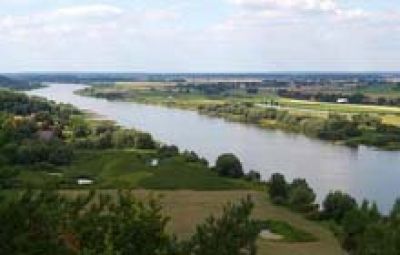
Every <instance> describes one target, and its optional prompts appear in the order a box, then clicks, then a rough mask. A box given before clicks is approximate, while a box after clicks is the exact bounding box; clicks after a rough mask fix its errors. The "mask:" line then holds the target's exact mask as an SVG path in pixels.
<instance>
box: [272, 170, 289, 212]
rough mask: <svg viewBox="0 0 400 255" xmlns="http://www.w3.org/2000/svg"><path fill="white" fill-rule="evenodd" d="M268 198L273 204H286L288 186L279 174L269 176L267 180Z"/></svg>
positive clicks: (283, 177)
mask: <svg viewBox="0 0 400 255" xmlns="http://www.w3.org/2000/svg"><path fill="white" fill-rule="evenodd" d="M268 192H269V196H270V198H271V200H272V202H273V203H274V204H280V205H283V204H286V202H287V199H288V184H287V183H286V180H285V176H283V175H282V174H280V173H275V174H272V175H271V178H270V180H269V189H268Z"/></svg>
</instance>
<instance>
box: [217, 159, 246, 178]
mask: <svg viewBox="0 0 400 255" xmlns="http://www.w3.org/2000/svg"><path fill="white" fill-rule="evenodd" d="M215 169H216V170H217V172H218V174H219V175H221V176H226V177H232V178H240V177H242V176H243V175H244V173H243V168H242V163H241V162H240V160H239V159H238V158H237V157H236V156H235V155H233V154H223V155H221V156H219V157H218V159H217V162H216V164H215Z"/></svg>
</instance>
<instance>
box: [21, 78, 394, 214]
mask: <svg viewBox="0 0 400 255" xmlns="http://www.w3.org/2000/svg"><path fill="white" fill-rule="evenodd" d="M81 87H82V85H71V84H52V85H51V86H50V87H48V88H42V89H38V90H35V91H31V92H29V94H32V95H39V96H43V97H46V98H49V99H52V100H55V101H57V102H63V103H71V104H73V105H75V106H77V107H79V108H81V109H87V110H90V111H93V112H95V113H99V114H101V115H102V116H105V118H107V119H112V120H115V121H116V122H117V123H118V124H120V125H123V126H126V127H135V128H137V129H141V130H144V131H148V132H150V133H152V134H153V136H154V137H155V138H156V139H158V140H160V141H162V142H165V143H170V144H176V145H178V146H179V147H180V148H181V149H188V150H194V151H196V152H197V153H199V154H200V155H202V156H204V157H206V158H207V159H208V160H210V161H211V162H214V161H215V159H216V157H217V156H218V155H220V154H221V153H225V152H232V153H234V154H236V155H238V156H239V158H240V159H241V161H242V162H243V165H244V167H245V168H246V169H247V170H249V169H255V170H258V171H260V172H261V174H262V176H263V177H264V178H268V177H269V176H270V174H271V173H273V172H282V173H284V174H285V176H287V178H288V179H292V178H296V177H301V178H306V179H307V181H308V182H309V183H310V184H311V186H312V187H313V188H314V190H315V191H316V192H317V194H318V198H319V199H321V198H322V197H324V196H325V195H326V193H327V192H329V191H330V190H334V189H340V190H344V191H346V192H349V193H350V194H351V195H353V196H355V197H357V198H358V199H362V198H368V199H370V200H375V201H376V202H377V203H378V204H379V206H380V208H381V209H382V210H383V211H385V212H387V211H388V210H389V209H390V207H391V205H392V203H393V202H394V200H395V198H396V197H397V196H398V195H399V196H400V185H399V183H400V152H387V151H379V150H375V149H372V148H367V147H360V148H359V149H352V148H348V147H345V146H339V145H334V144H331V143H327V142H323V141H319V140H315V139H310V138H307V137H304V136H302V135H296V134H287V133H284V132H280V131H269V130H265V129H260V128H257V127H254V126H251V125H243V124H239V123H231V122H226V121H224V120H221V119H217V118H210V117H207V116H202V115H199V114H197V113H196V112H193V111H185V110H179V109H171V108H165V107H160V106H150V105H141V104H136V103H128V102H110V101H107V100H104V99H97V98H89V97H82V96H78V95H74V94H73V91H74V90H76V89H79V88H81Z"/></svg>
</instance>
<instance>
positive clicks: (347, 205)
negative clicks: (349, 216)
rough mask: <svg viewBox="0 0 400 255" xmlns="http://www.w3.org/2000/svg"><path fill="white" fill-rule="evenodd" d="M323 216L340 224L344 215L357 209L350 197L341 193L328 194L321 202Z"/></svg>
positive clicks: (355, 203)
mask: <svg viewBox="0 0 400 255" xmlns="http://www.w3.org/2000/svg"><path fill="white" fill-rule="evenodd" d="M322 204H323V211H322V213H323V216H324V218H326V219H333V220H335V221H336V222H337V223H340V222H341V221H342V219H343V217H344V216H345V214H346V213H347V212H349V211H351V210H353V209H355V208H356V207H357V202H356V200H355V199H354V198H352V197H351V196H350V195H348V194H345V193H342V192H341V191H335V192H330V193H329V194H328V195H327V196H326V198H325V200H324V201H323V203H322Z"/></svg>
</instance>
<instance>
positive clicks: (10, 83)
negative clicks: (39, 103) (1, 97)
mask: <svg viewBox="0 0 400 255" xmlns="http://www.w3.org/2000/svg"><path fill="white" fill-rule="evenodd" d="M40 86H41V85H40V83H38V82H29V81H26V80H19V79H12V78H9V77H6V76H2V75H0V88H8V89H14V90H29V89H33V88H39V87H40Z"/></svg>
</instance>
